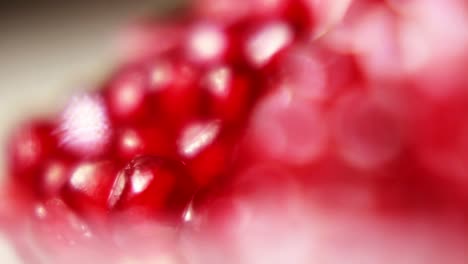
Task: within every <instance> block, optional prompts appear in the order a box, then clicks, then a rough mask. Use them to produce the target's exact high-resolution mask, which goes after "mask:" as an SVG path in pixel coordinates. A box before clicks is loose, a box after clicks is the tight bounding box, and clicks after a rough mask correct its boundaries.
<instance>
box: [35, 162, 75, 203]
mask: <svg viewBox="0 0 468 264" xmlns="http://www.w3.org/2000/svg"><path fill="white" fill-rule="evenodd" d="M72 166H73V161H72V160H69V159H67V158H61V159H60V158H53V159H50V160H48V161H46V162H45V163H44V164H43V168H42V170H41V172H40V173H39V174H37V176H36V177H37V178H36V179H35V180H36V181H35V187H36V188H37V191H38V194H39V195H40V196H42V197H56V196H57V195H59V194H60V191H61V190H62V189H63V187H64V186H65V184H66V183H67V181H68V180H69V177H70V170H71V168H72Z"/></svg>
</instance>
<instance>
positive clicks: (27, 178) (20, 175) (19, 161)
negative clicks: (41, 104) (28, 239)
mask: <svg viewBox="0 0 468 264" xmlns="http://www.w3.org/2000/svg"><path fill="white" fill-rule="evenodd" d="M52 132H53V124H52V123H50V122H48V121H33V122H30V123H26V124H23V125H21V126H20V127H19V128H18V129H17V130H16V131H15V132H14V133H13V136H12V137H11V139H10V140H9V143H8V150H7V151H8V157H9V164H8V165H9V171H10V173H11V174H12V175H14V176H15V177H17V179H19V180H20V181H23V182H24V183H30V184H31V183H33V182H34V180H33V178H34V175H35V174H36V173H38V171H39V170H40V168H41V166H42V164H43V163H44V162H46V161H47V159H48V158H49V157H50V156H51V155H52V154H53V152H54V151H55V150H56V148H57V140H56V137H55V135H54V134H53V133H52Z"/></svg>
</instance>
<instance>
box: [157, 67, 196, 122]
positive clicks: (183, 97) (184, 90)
mask: <svg viewBox="0 0 468 264" xmlns="http://www.w3.org/2000/svg"><path fill="white" fill-rule="evenodd" d="M152 66H153V67H152V86H151V89H153V91H154V93H153V94H154V98H155V100H154V105H155V106H156V110H157V111H158V113H159V117H160V119H159V121H160V122H161V121H162V122H165V123H166V124H167V125H168V126H169V127H170V128H173V129H175V130H177V129H180V127H181V126H183V125H184V124H185V123H186V122H188V121H189V120H191V119H192V118H194V117H196V116H197V115H198V114H200V112H201V110H200V108H201V107H202V106H201V95H202V94H201V91H200V87H199V79H200V76H199V72H198V69H197V68H195V67H194V66H193V65H191V64H189V63H184V62H180V61H177V59H170V60H166V59H160V60H157V61H156V62H155V63H154V64H153V65H152Z"/></svg>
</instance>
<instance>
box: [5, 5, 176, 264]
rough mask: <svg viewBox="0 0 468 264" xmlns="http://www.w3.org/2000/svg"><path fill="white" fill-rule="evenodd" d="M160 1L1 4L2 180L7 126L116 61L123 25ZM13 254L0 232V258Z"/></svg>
mask: <svg viewBox="0 0 468 264" xmlns="http://www.w3.org/2000/svg"><path fill="white" fill-rule="evenodd" d="M163 1H164V0H156V1H155V0H140V1H124V0H118V1H112V5H109V4H108V3H109V2H107V3H104V2H105V1H84V2H80V1H77V2H76V1H75V3H71V1H65V2H63V1H44V2H41V3H47V4H41V5H40V6H39V5H38V4H34V3H35V1H21V2H23V3H24V2H31V3H33V4H32V5H27V4H24V5H22V6H21V7H20V6H18V7H16V6H15V7H10V6H9V7H6V8H3V6H2V5H3V4H0V17H1V18H0V21H1V22H0V34H1V40H0V58H1V59H0V142H1V144H0V148H1V151H0V171H1V173H0V179H3V178H4V161H5V158H4V154H5V153H4V149H5V148H4V146H5V138H6V136H7V135H8V133H9V132H10V131H9V129H10V128H12V127H14V126H15V125H14V124H16V123H17V122H18V120H22V119H24V118H27V117H28V116H31V115H42V114H44V113H51V112H53V111H54V110H55V111H56V110H57V109H58V108H60V107H61V103H62V102H63V101H64V99H66V98H67V97H68V95H69V94H70V93H71V92H72V91H75V90H83V89H89V88H90V87H87V86H86V84H87V83H93V81H94V80H96V79H99V78H100V77H101V76H102V75H103V74H105V72H106V70H107V69H108V66H109V65H111V63H112V61H113V60H115V53H114V50H113V49H112V47H113V42H114V40H115V37H116V33H117V32H118V30H119V29H120V28H121V27H122V25H124V24H125V23H127V22H128V21H129V20H131V19H133V18H135V17H139V16H141V15H144V14H146V13H148V12H151V10H153V9H154V8H155V7H157V6H158V5H161V4H163V3H162V2H163ZM49 2H53V3H49ZM101 2H102V3H101ZM168 2H173V1H168ZM54 3H55V4H54ZM13 5H14V4H13ZM33 5H34V7H33ZM51 102H53V103H51ZM16 259H17V258H16V257H15V254H14V253H13V252H12V250H11V247H10V246H9V245H6V244H5V239H4V238H3V237H0V262H1V263H10V264H16V263H18V261H17V260H16Z"/></svg>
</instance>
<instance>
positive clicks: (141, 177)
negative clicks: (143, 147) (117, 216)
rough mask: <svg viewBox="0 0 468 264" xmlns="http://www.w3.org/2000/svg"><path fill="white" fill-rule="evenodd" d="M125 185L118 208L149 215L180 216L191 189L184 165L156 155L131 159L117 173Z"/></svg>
mask: <svg viewBox="0 0 468 264" xmlns="http://www.w3.org/2000/svg"><path fill="white" fill-rule="evenodd" d="M119 178H123V179H125V182H126V186H125V188H124V190H123V193H122V198H121V199H120V201H119V202H118V205H117V206H118V208H119V209H120V210H124V211H130V212H136V213H142V214H143V215H146V216H149V217H152V216H153V217H157V218H161V219H163V220H165V219H175V220H177V219H178V218H179V219H180V218H181V216H182V212H183V210H184V209H185V207H186V206H187V204H188V202H189V201H190V199H191V198H192V195H193V193H194V191H195V189H194V185H193V183H192V180H191V178H190V176H189V174H188V172H187V170H186V168H185V166H184V165H183V164H182V163H180V162H178V161H174V160H170V159H166V158H160V157H156V156H148V155H146V156H140V157H137V158H135V159H134V160H132V161H131V162H130V163H129V164H128V165H127V167H125V169H123V170H122V171H121V173H120V175H119Z"/></svg>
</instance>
